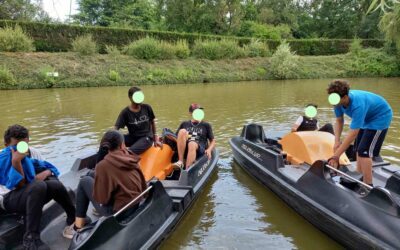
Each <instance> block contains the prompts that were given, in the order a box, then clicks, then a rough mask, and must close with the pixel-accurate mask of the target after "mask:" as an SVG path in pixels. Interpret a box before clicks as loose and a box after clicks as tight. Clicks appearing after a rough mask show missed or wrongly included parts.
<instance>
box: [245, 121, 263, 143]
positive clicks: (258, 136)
mask: <svg viewBox="0 0 400 250" xmlns="http://www.w3.org/2000/svg"><path fill="white" fill-rule="evenodd" d="M242 136H243V137H244V138H245V139H246V140H248V141H251V142H253V143H265V134H264V129H263V127H262V126H261V125H258V124H254V123H252V124H249V125H246V126H244V127H243V131H242Z"/></svg>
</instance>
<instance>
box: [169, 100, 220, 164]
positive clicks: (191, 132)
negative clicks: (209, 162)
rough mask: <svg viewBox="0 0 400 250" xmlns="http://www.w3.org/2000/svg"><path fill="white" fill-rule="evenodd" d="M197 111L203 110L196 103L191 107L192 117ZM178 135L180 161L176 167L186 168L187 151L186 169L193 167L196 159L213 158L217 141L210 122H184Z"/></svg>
mask: <svg viewBox="0 0 400 250" xmlns="http://www.w3.org/2000/svg"><path fill="white" fill-rule="evenodd" d="M196 109H203V108H202V107H201V106H200V105H199V104H196V103H193V104H191V105H190V106H189V113H190V116H192V114H193V111H194V110H196ZM177 135H178V140H177V146H178V156H179V160H178V161H177V162H176V163H174V165H175V167H179V168H183V167H184V164H183V159H184V156H185V152H186V151H187V157H186V167H189V166H191V165H192V164H193V162H194V161H195V160H196V158H199V157H200V156H202V155H204V154H206V155H207V157H208V158H211V152H212V150H213V148H214V147H215V140H214V134H213V131H212V128H211V125H210V124H209V123H208V122H205V121H198V120H195V119H194V118H192V119H191V120H189V121H184V122H182V123H181V125H180V126H179V128H178V130H177ZM207 146H208V147H207Z"/></svg>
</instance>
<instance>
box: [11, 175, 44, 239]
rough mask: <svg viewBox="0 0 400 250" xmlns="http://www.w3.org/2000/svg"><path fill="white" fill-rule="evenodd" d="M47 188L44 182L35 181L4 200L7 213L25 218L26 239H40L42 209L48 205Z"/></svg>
mask: <svg viewBox="0 0 400 250" xmlns="http://www.w3.org/2000/svg"><path fill="white" fill-rule="evenodd" d="M46 194H47V186H46V184H45V183H44V182H43V181H34V182H32V183H30V184H27V185H26V186H25V187H23V188H21V189H18V190H14V191H11V192H10V193H8V194H7V195H6V197H5V198H4V206H5V209H6V211H8V212H14V213H20V214H23V215H24V216H25V223H26V224H25V228H26V230H25V231H26V232H25V235H24V239H25V238H26V237H32V236H33V237H39V235H40V232H39V228H40V220H41V218H42V209H43V206H44V205H45V204H46Z"/></svg>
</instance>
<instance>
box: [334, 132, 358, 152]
mask: <svg viewBox="0 0 400 250" xmlns="http://www.w3.org/2000/svg"><path fill="white" fill-rule="evenodd" d="M359 131H360V129H354V130H353V129H350V131H349V133H348V134H347V136H346V138H344V140H343V143H342V144H341V145H340V146H339V147H338V149H336V150H335V153H334V156H335V157H338V158H339V157H340V156H341V155H342V154H343V153H344V152H346V149H347V148H348V147H349V146H350V144H351V143H352V142H353V141H354V140H355V139H356V137H357V135H358V132H359Z"/></svg>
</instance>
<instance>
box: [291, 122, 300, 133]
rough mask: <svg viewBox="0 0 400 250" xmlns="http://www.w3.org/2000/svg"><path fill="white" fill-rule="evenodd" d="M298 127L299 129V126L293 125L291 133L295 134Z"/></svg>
mask: <svg viewBox="0 0 400 250" xmlns="http://www.w3.org/2000/svg"><path fill="white" fill-rule="evenodd" d="M299 127H300V126H299V125H297V124H293V127H292V132H296V131H297V129H298V128H299Z"/></svg>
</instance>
